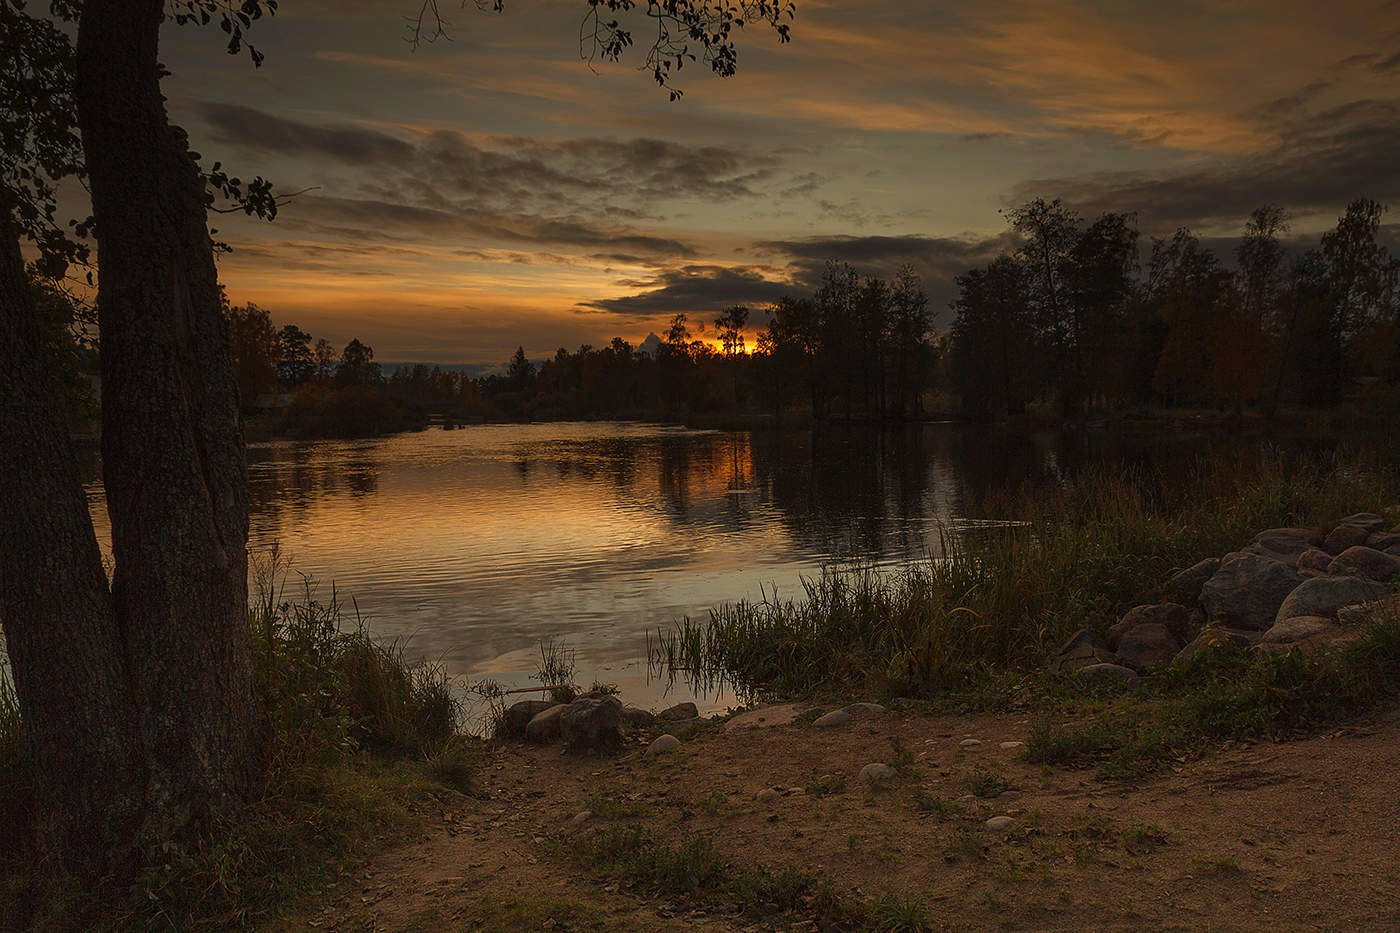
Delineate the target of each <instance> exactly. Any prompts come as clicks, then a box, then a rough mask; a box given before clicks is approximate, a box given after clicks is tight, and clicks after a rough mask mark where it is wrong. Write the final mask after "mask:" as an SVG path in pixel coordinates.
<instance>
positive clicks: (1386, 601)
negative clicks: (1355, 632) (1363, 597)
mask: <svg viewBox="0 0 1400 933" xmlns="http://www.w3.org/2000/svg"><path fill="white" fill-rule="evenodd" d="M1337 621H1338V622H1340V623H1342V624H1343V625H1360V624H1364V623H1367V622H1400V593H1392V594H1391V595H1389V596H1382V597H1381V598H1380V599H1371V600H1367V601H1366V602H1364V603H1357V604H1356V605H1354V606H1343V607H1342V608H1341V609H1338V610H1337Z"/></svg>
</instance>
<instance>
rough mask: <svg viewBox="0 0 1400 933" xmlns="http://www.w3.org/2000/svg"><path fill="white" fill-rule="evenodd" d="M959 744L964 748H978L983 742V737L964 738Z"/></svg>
mask: <svg viewBox="0 0 1400 933" xmlns="http://www.w3.org/2000/svg"><path fill="white" fill-rule="evenodd" d="M958 744H959V745H961V746H962V747H963V748H976V747H977V746H979V745H981V744H982V740H981V739H963V740H962V741H961V742H959V743H958Z"/></svg>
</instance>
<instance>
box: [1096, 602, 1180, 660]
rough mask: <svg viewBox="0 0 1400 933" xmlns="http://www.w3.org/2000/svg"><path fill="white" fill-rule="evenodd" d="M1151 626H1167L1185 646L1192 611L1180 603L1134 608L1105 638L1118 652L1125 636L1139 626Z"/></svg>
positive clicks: (1125, 614) (1110, 629)
mask: <svg viewBox="0 0 1400 933" xmlns="http://www.w3.org/2000/svg"><path fill="white" fill-rule="evenodd" d="M1149 624H1157V625H1165V626H1166V627H1167V630H1168V631H1170V632H1171V633H1172V635H1174V636H1176V640H1177V641H1179V642H1182V643H1183V644H1184V643H1185V642H1186V637H1187V634H1188V633H1189V632H1190V630H1191V611H1190V610H1189V609H1187V608H1186V607H1185V606H1183V605H1181V604H1180V603H1163V604H1161V605H1160V606H1134V607H1133V608H1132V609H1129V610H1128V611H1127V612H1126V613H1124V614H1123V618H1121V619H1119V620H1118V621H1117V622H1116V623H1114V625H1113V626H1112V627H1110V628H1109V630H1108V632H1107V634H1106V636H1105V639H1106V640H1107V642H1108V647H1109V648H1111V649H1113V650H1115V651H1116V650H1118V644H1119V642H1121V641H1122V640H1123V636H1124V635H1126V634H1127V633H1128V632H1130V631H1131V630H1132V629H1134V628H1136V627H1137V626H1139V625H1149Z"/></svg>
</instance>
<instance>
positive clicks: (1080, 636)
mask: <svg viewBox="0 0 1400 933" xmlns="http://www.w3.org/2000/svg"><path fill="white" fill-rule="evenodd" d="M1112 660H1113V652H1112V651H1110V650H1109V648H1108V645H1107V644H1105V642H1104V640H1103V639H1102V638H1100V637H1099V636H1098V634H1096V633H1094V632H1091V631H1089V630H1088V629H1086V628H1082V629H1080V630H1079V631H1077V632H1075V633H1074V634H1073V635H1071V636H1070V637H1069V640H1068V641H1066V642H1065V643H1064V646H1063V647H1061V648H1060V651H1059V653H1058V654H1056V655H1055V659H1054V660H1053V661H1052V662H1051V665H1052V666H1053V667H1054V668H1055V670H1057V671H1077V670H1079V669H1080V668H1081V667H1087V666H1089V665H1090V664H1103V663H1106V662H1111V661H1112Z"/></svg>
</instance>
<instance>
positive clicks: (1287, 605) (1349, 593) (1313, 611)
mask: <svg viewBox="0 0 1400 933" xmlns="http://www.w3.org/2000/svg"><path fill="white" fill-rule="evenodd" d="M1381 592H1382V590H1381V587H1380V586H1379V585H1378V584H1376V583H1374V582H1372V581H1370V580H1363V579H1362V578H1361V577H1313V578H1312V579H1311V580H1304V581H1303V583H1302V584H1300V585H1299V586H1298V588H1297V589H1295V590H1294V591H1293V592H1292V593H1289V594H1288V598H1287V599H1285V600H1284V601H1283V604H1282V605H1280V606H1279V609H1278V612H1277V614H1275V616H1274V622H1275V623H1279V622H1282V621H1283V620H1284V619H1292V618H1296V617H1298V616H1329V617H1331V618H1336V616H1337V610H1338V609H1341V608H1342V607H1343V606H1354V605H1356V604H1357V603H1364V602H1366V601H1367V600H1368V599H1375V598H1376V597H1377V596H1380V595H1381Z"/></svg>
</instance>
